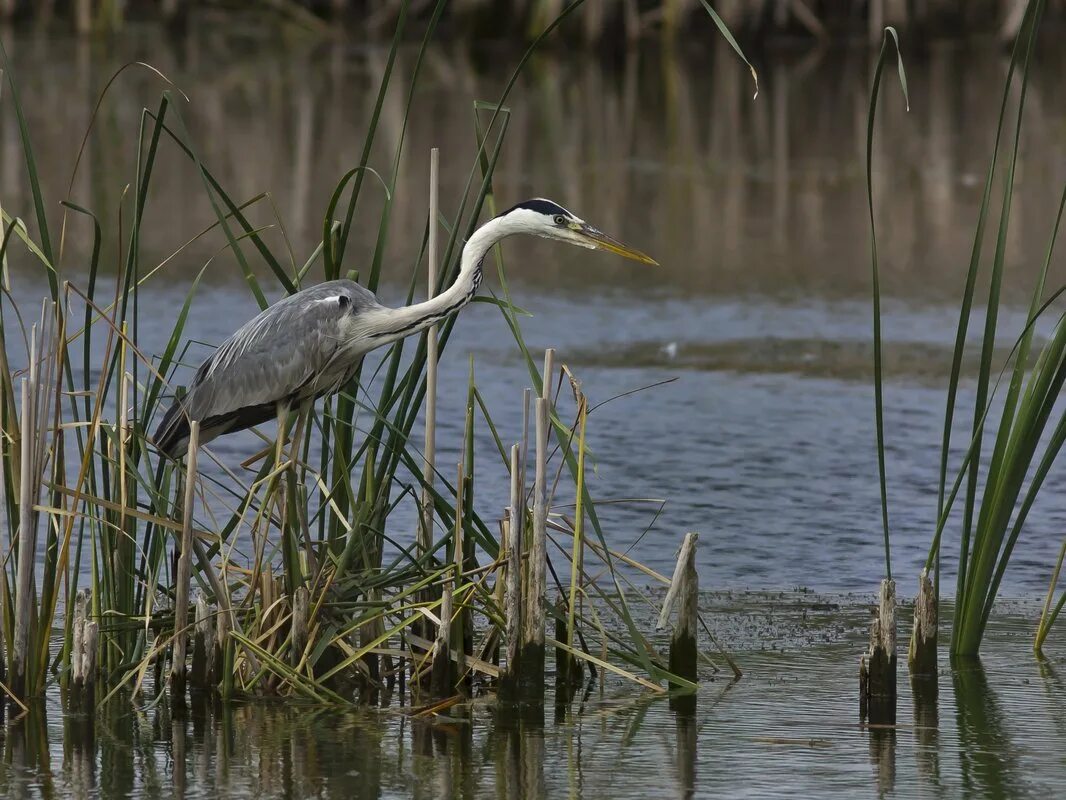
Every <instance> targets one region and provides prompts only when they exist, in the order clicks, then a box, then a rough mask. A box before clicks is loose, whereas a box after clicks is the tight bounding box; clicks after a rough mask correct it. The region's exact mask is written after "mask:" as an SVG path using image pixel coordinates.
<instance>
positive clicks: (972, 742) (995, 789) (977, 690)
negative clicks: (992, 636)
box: [951, 659, 1022, 797]
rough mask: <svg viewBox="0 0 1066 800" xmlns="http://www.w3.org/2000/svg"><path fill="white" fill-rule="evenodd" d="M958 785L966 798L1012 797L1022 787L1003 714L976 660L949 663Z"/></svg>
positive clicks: (1013, 749) (1003, 711)
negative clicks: (953, 699) (959, 780)
mask: <svg viewBox="0 0 1066 800" xmlns="http://www.w3.org/2000/svg"><path fill="white" fill-rule="evenodd" d="M951 675H952V683H953V685H954V687H955V702H956V712H955V713H956V717H955V720H956V725H957V727H958V735H959V760H960V764H961V767H962V784H963V787H964V789H965V790H966V793H967V794H968V795H970V796H980V797H1015V796H1017V794H1018V792H1019V789H1020V787H1021V786H1022V781H1021V775H1020V773H1019V765H1018V762H1017V760H1016V758H1015V748H1014V747H1013V745H1012V742H1011V740H1010V737H1009V734H1008V733H1007V727H1006V715H1007V714H1009V713H1010V712H1008V711H1006V710H1005V709H1004V708H1003V707H1002V706H1001V704H1000V702H999V700H998V698H997V693H996V691H995V690H994V689H993V688H992V687H991V686H990V685H989V681H988V675H987V674H986V672H985V669H984V667H983V666H982V664H981V662H980V661H979V660H977V659H956V660H955V661H954V662H953V663H952V672H951Z"/></svg>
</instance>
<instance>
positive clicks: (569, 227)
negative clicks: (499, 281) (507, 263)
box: [500, 197, 659, 264]
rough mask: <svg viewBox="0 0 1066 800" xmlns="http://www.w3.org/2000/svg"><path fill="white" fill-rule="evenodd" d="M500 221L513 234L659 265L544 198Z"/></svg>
mask: <svg viewBox="0 0 1066 800" xmlns="http://www.w3.org/2000/svg"><path fill="white" fill-rule="evenodd" d="M500 217H503V218H506V219H507V221H508V222H510V223H511V224H512V225H513V228H514V232H515V233H530V234H533V235H535V236H542V237H544V238H545V239H556V240H558V241H561V242H569V243H570V244H576V245H579V246H580V247H587V248H589V249H591V250H606V251H607V252H608V253H615V254H617V255H620V256H624V257H625V258H631V259H633V260H634V261H640V262H641V263H643V264H658V263H659V262H658V261H656V260H655V259H654V258H652V257H651V256H649V255H647V254H646V253H642V252H640V251H639V250H636V249H634V248H632V247H629V246H628V245H625V244H622V243H621V242H620V241H618V240H617V239H613V238H611V237H610V236H608V235H607V234H606V233H604V232H603V231H601V230H599V229H598V228H595V227H593V226H592V225H589V224H588V223H587V222H585V221H584V220H583V219H580V218H578V217H577V216H575V215H574V214H572V213H571V212H569V211H567V210H566V209H565V208H563V207H562V206H561V205H559V204H558V203H554V202H552V201H551V200H545V199H544V198H540V197H538V198H536V199H534V200H526V201H525V202H524V203H519V204H518V205H516V206H514V207H513V208H510V209H508V210H507V211H505V212H504V213H503V214H501V215H500Z"/></svg>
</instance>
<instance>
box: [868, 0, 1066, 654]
mask: <svg viewBox="0 0 1066 800" xmlns="http://www.w3.org/2000/svg"><path fill="white" fill-rule="evenodd" d="M1044 7H1045V3H1044V2H1042V0H1032V1H1031V2H1029V3H1028V5H1027V7H1026V12H1025V17H1024V19H1023V21H1022V25H1021V28H1020V30H1019V33H1018V36H1017V38H1016V39H1015V43H1014V48H1013V51H1012V54H1011V60H1010V66H1009V69H1008V72H1007V77H1006V81H1005V85H1004V89H1003V99H1002V102H1001V105H1000V112H999V120H998V123H997V127H996V136H995V142H994V145H993V148H992V155H991V160H990V163H989V167H988V172H987V175H986V178H985V182H984V190H983V195H982V201H981V207H980V212H979V215H978V219H977V224H976V229H975V232H974V241H973V248H972V251H971V254H970V261H969V269H968V272H967V275H966V281H965V286H964V288H963V294H962V298H961V301H960V310H959V322H958V325H957V328H956V337H955V348H954V353H953V357H952V364H951V373H950V378H949V381H948V388H947V401H946V410H945V419H944V434H943V440H942V444H941V459H940V480H939V486H938V490H937V513H938V518H937V521H936V528H935V533H934V535H933V539H932V544H931V547H930V551H929V556H928V559H927V561H926V568H927V569H930V570H931V569H933V568H934V566H935V567H939V558H940V554H941V540H942V536H943V533H944V530H945V528H946V526H947V523H948V520H949V518H951V513H952V509H953V507H954V504H955V501H956V499H957V497H958V493H959V491H960V489H961V488H962V485H963V483H964V482H965V492H964V499H963V509H962V511H961V519H960V523H959V524H960V529H959V565H958V579H957V584H956V592H955V609H956V613H955V617H954V623H953V629H952V637H951V651H952V653H953V654H957V655H969V656H972V655H976V654H977V652H978V650H979V648H980V645H981V639H982V637H983V635H984V631H985V627H986V625H987V623H988V620H989V616H990V615H991V613H992V607H993V603H994V602H995V598H996V594H997V592H998V589H999V586H1000V583H1001V581H1002V579H1003V574H1004V572H1005V571H1006V569H1007V565H1008V563H1009V560H1010V557H1011V554H1012V552H1013V550H1014V546H1015V544H1016V542H1017V540H1018V536H1019V534H1020V533H1021V531H1022V528H1023V527H1024V525H1025V521H1026V518H1027V515H1028V513H1029V511H1030V509H1031V508H1032V506H1033V504H1034V502H1035V501H1036V499H1037V496H1038V494H1039V492H1040V489H1041V488H1042V487H1043V486H1044V482H1045V479H1046V478H1047V476H1048V473H1049V472H1050V470H1051V467H1052V465H1053V463H1054V461H1055V458H1056V457H1057V455H1058V453H1059V451H1060V450H1061V448H1062V444H1063V441H1064V440H1066V416H1064V417H1061V418H1060V420H1059V422H1058V423H1057V424H1056V425H1054V427H1053V428H1052V429H1051V432H1050V434H1048V423H1049V421H1050V420H1051V417H1052V416H1053V414H1054V413H1055V410H1056V403H1057V401H1058V399H1059V395H1060V391H1061V388H1062V385H1063V381H1064V380H1066V317H1060V318H1059V320H1058V322H1057V324H1056V325H1055V327H1054V330H1053V332H1052V334H1051V335H1050V337H1049V339H1048V341H1047V342H1046V343H1045V344H1044V345H1043V346H1042V347H1041V348H1040V350H1039V352H1038V353H1036V354H1035V362H1034V361H1033V359H1032V356H1033V352H1032V351H1033V336H1034V330H1035V326H1036V323H1037V321H1038V319H1039V318H1040V317H1041V315H1042V314H1043V313H1044V312H1045V311H1046V310H1047V309H1048V308H1049V307H1050V305H1051V304H1052V303H1053V301H1055V300H1056V299H1057V298H1058V296H1059V295H1060V294H1061V293H1062V291H1063V289H1061V288H1060V289H1058V290H1056V291H1054V292H1050V293H1047V291H1046V289H1047V287H1046V280H1047V274H1048V269H1049V267H1050V264H1051V258H1052V255H1053V252H1054V246H1055V241H1056V238H1057V235H1058V230H1059V224H1060V222H1061V219H1062V213H1063V209H1064V207H1066V191H1064V193H1063V197H1062V201H1061V202H1060V204H1059V206H1058V208H1057V210H1056V212H1055V214H1054V216H1053V217H1051V216H1049V220H1048V221H1049V223H1050V224H1051V234H1050V238H1049V242H1048V246H1047V250H1046V255H1045V258H1044V262H1043V265H1042V268H1041V270H1040V272H1039V274H1038V276H1037V279H1036V281H1035V284H1034V286H1033V290H1032V299H1031V301H1030V304H1029V310H1028V314H1027V318H1026V324H1025V326H1024V327H1023V329H1022V330H1021V331H1020V332H1019V333H1018V334H1017V338H1016V339H1015V341H1014V344H1013V347H1012V348H1011V351H1010V354H1009V356H1008V358H1007V360H1006V363H1005V364H1004V365H1003V366H1002V368H1001V370H1000V371H999V373H998V375H994V372H993V368H994V364H993V356H994V355H995V351H996V340H997V324H998V317H999V311H1000V305H1001V298H1000V288H1001V285H1002V281H1003V274H1004V269H1005V264H1006V257H1007V256H1006V253H1007V240H1008V232H1009V229H1010V220H1011V207H1012V202H1013V198H1014V191H1015V169H1016V166H1017V159H1018V149H1019V144H1020V140H1021V133H1022V119H1023V112H1024V110H1025V99H1026V88H1027V84H1028V79H1029V74H1030V66H1031V63H1032V58H1033V51H1034V48H1035V46H1036V42H1037V38H1038V33H1039V30H1040V23H1041V19H1042V15H1043V12H1044ZM883 61H884V51H882V57H881V61H879V63H878V71H877V75H878V76H880V70H881V64H882V63H883ZM877 88H878V85H877V82H876V80H875V83H874V89H873V92H872V94H871V99H870V107H871V126H870V128H869V129H868V133H867V150H868V152H869V151H870V145H871V140H872V136H873V127H872V119H873V109H874V107H875V105H876V102H877ZM1011 121H1013V125H1012V126H1011V127H1010V128H1008V123H1009V122H1011ZM1004 150H1005V151H1006V153H1005V160H1006V165H1005V167H1004V166H1003V165H1002V164H1001V163H1000V162H1001V154H1002V151H1004ZM869 180H870V174H869V171H868V181H869ZM997 181H998V182H999V184H1000V186H1001V192H1002V194H1001V199H1000V204H999V207H998V213H999V219H998V224H997V234H996V246H995V251H994V255H993V257H992V262H991V266H990V269H989V272H988V276H987V279H988V295H987V301H986V303H985V305H984V309H985V311H984V329H983V333H982V338H981V348H980V371H979V374H978V377H977V382H976V392H975V396H974V405H973V410H972V435H971V438H970V440H969V442H968V445H967V447H966V450H965V452H964V455H963V457H962V459H961V463H960V465H959V467H958V473H957V476H956V478H955V480H954V483H953V484H952V485H951V486H950V488H949V486H948V476H949V463H950V461H951V459H952V447H951V443H952V435H953V423H954V420H955V415H956V411H957V401H958V393H959V383H960V371H961V364H962V362H963V356H964V350H965V349H966V342H967V334H968V331H969V325H970V321H971V317H972V316H973V314H974V300H975V294H976V291H977V285H978V276H979V274H980V273H981V267H982V256H983V253H984V240H985V229H986V226H987V225H988V224H989V223H990V221H994V211H993V202H992V201H993V190H994V189H995V188H996V186H997ZM871 198H872V193H871ZM872 220H873V208H872V199H871V222H872ZM876 269H877V265H876V244H875V245H874V276H875V277H874V289H873V299H874V325H875V337H876V338H877V341H878V344H876V345H875V358H877V355H876V354H877V353H879V341H880V338H879V337H880V290H879V287H878V283H877V272H876ZM1030 366H1031V369H1030ZM993 377H995V380H994V381H993ZM1004 378H1007V381H1006V384H1005V386H1004V385H1003V384H1004ZM881 383H882V380H881V374H880V368H879V365H877V366H875V386H876V392H877V397H878V458H879V460H880V463H881V486H882V511H883V515H884V520H885V536H886V558H887V541H888V540H887V536H888V524H887V519H888V517H887V515H888V501H887V495H886V491H885V474H884V452H885V448H884V441H883V434H882V426H881V401H880V398H881V391H882V389H881ZM1000 388H1003V389H1004V390H1005V391H1004V397H1003V403H1002V408H1001V409H1000V410H999V415H1000V417H999V424H998V425H997V426H996V427H995V428H994V431H992V432H989V431H988V430H987V427H988V426H986V422H987V421H988V417H989V415H990V414H991V413H993V397H994V395H995V394H996V393H997V391H998V390H999V389H1000ZM986 433H989V435H990V436H991V438H992V450H991V455H990V456H989V457H987V458H983V454H984V443H985V438H986ZM985 465H987V470H983V469H982V467H983V466H985ZM1023 489H1024V492H1023ZM937 571H938V573H939V569H938V570H937ZM938 590H939V586H938ZM1053 590H1054V584H1053V585H1052V591H1053ZM1045 617H1046V622H1048V623H1050V622H1051V621H1053V619H1054V616H1049V615H1047V614H1045ZM1042 629H1044V626H1043V625H1042ZM1044 635H1046V630H1045V631H1044ZM1040 641H1042V637H1041V639H1040Z"/></svg>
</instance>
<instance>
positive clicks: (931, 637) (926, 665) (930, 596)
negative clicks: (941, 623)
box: [907, 568, 937, 679]
mask: <svg viewBox="0 0 1066 800" xmlns="http://www.w3.org/2000/svg"><path fill="white" fill-rule="evenodd" d="M907 663H908V664H909V666H910V672H911V678H912V679H913V678H934V679H935V678H936V676H937V597H936V589H935V587H934V586H933V582H932V580H930V578H929V570H928V569H926V568H923V569H922V572H921V575H919V576H918V596H917V597H916V598H915V599H914V627H913V629H912V632H911V638H910V645H909V646H908V649H907Z"/></svg>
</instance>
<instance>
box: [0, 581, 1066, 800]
mask: <svg viewBox="0 0 1066 800" xmlns="http://www.w3.org/2000/svg"><path fill="white" fill-rule="evenodd" d="M701 607H702V608H704V609H705V610H706V611H707V613H708V619H709V620H710V621H711V624H712V625H714V626H715V627H716V628H718V629H719V631H721V632H722V633H723V634H727V635H728V636H729V637H731V638H732V639H733V641H735V642H737V643H738V644H739V646H740V647H742V648H745V650H744V651H743V652H738V653H736V654H735V655H736V658H737V660H738V661H739V662H740V664H741V666H742V668H743V669H744V671H745V674H744V677H743V678H742V679H741V680H740V681H737V682H733V681H732V680H731V679H730V678H729V677H728V675H729V673H728V671H726V670H723V671H721V672H718V673H712V672H711V670H710V669H709V668H707V669H704V670H703V676H702V680H703V685H702V688H701V690H700V696H699V704H698V707H697V709H696V711H695V712H685V711H677V712H675V711H673V710H671V709H670V706H669V704H668V702H667V700H666V699H665V698H658V699H656V698H654V697H653V696H651V695H649V694H647V693H644V692H635V691H634V690H633V689H632V687H630V686H626V685H623V684H621V683H620V682H619V681H617V680H613V679H608V680H607V682H606V686H605V687H604V689H603V691H602V692H601V691H600V690H599V688H593V689H592V690H591V691H590V692H589V693H588V694H587V695H585V696H583V697H582V696H578V697H577V698H576V699H575V701H574V702H573V703H572V704H570V705H569V706H563V707H555V706H554V705H553V703H552V701H551V697H550V695H549V700H548V707H547V708H546V709H543V710H542V711H541V712H539V713H537V712H534V711H532V710H530V709H528V708H527V709H524V710H521V711H520V712H518V713H516V711H515V710H514V709H513V708H508V707H498V706H497V705H496V703H495V700H494V699H493V698H492V697H482V698H475V699H474V700H472V701H470V702H469V703H467V704H462V705H460V706H455V707H453V708H451V709H449V710H448V711H447V712H445V713H444V714H443V715H441V716H440V717H437V718H436V719H434V720H432V721H431V719H429V718H426V717H424V716H423V717H418V716H416V715H412V714H411V712H410V709H409V708H403V709H400V710H396V708H395V707H393V709H392V710H389V711H378V710H373V709H360V710H353V711H336V710H322V709H318V710H315V709H310V708H308V707H306V706H301V705H299V704H298V703H294V702H293V701H288V702H285V703H281V702H271V701H269V700H268V701H263V702H257V703H253V704H250V705H241V704H236V705H234V706H231V707H228V708H222V707H215V706H213V705H212V704H211V703H210V702H209V701H207V702H205V701H203V700H199V699H196V698H194V700H193V702H192V703H191V705H189V706H188V707H184V708H176V707H173V706H172V705H171V704H170V703H169V701H168V700H166V699H164V700H163V701H162V702H160V703H158V704H150V703H148V702H147V700H146V699H144V698H142V699H141V700H139V701H137V702H136V703H135V704H134V705H133V706H132V707H131V705H130V703H129V700H128V697H126V696H124V695H120V696H119V697H117V698H116V699H115V700H113V701H111V702H109V703H106V704H104V705H103V706H102V707H101V708H100V709H99V710H98V712H97V716H96V719H95V721H91V720H88V719H86V718H85V717H84V716H82V715H77V714H70V715H64V714H63V713H62V708H61V706H60V705H59V703H58V700H57V699H55V698H54V697H53V699H52V700H51V701H49V703H48V704H47V706H46V707H43V706H42V707H39V708H35V709H34V712H33V713H32V714H31V715H30V716H29V717H24V718H22V719H13V720H12V721H11V722H10V723H9V725H8V726H7V729H6V732H5V733H4V734H3V735H2V737H3V738H2V741H0V745H2V747H3V750H4V758H3V761H2V763H0V787H4V788H5V790H6V795H7V796H8V797H31V796H42V797H66V796H73V797H80V798H81V797H163V796H187V797H204V798H214V797H262V798H274V797H278V798H281V797H357V798H375V799H376V798H399V797H416V798H418V797H426V798H429V797H433V798H452V797H456V798H475V797H477V798H481V797H485V798H489V797H491V798H515V797H527V798H539V797H562V796H570V797H585V798H619V799H622V798H626V799H628V798H644V797H664V798H665V797H723V796H729V797H753V798H754V797H758V798H766V797H797V796H801V797H825V798H837V797H839V798H860V797H915V796H921V797H945V798H948V797H984V798H1007V797H1010V798H1023V797H1052V796H1058V795H1061V793H1062V792H1063V791H1064V789H1066V770H1063V756H1062V753H1063V745H1064V744H1066V716H1064V714H1063V712H1062V704H1061V700H1062V697H1063V692H1064V691H1066V685H1064V683H1063V670H1064V669H1066V663H1064V662H1063V659H1062V657H1061V653H1059V655H1058V656H1057V657H1056V658H1054V659H1053V660H1051V661H1046V662H1042V663H1041V662H1037V661H1035V660H1033V659H1032V658H1028V657H1022V658H1019V657H1018V654H1019V651H1020V649H1023V648H1024V647H1025V642H1024V641H1021V640H1020V638H1025V639H1027V638H1028V634H1029V619H1030V618H1031V617H1030V615H1031V614H1032V613H1033V612H1034V607H1033V606H1032V605H1031V604H1023V605H1017V604H1012V605H1011V606H1010V607H1008V608H1004V609H1002V613H1001V614H1000V615H999V616H998V617H997V620H996V621H995V622H994V624H993V625H992V626H991V628H990V631H989V636H988V640H987V645H986V648H985V652H984V661H983V664H982V663H960V664H956V665H949V664H947V663H946V662H945V663H944V664H942V674H941V677H940V682H939V683H940V688H939V698H934V699H932V700H930V699H928V698H924V697H919V698H917V699H916V698H915V697H914V696H912V693H911V690H910V686H909V684H908V682H907V681H906V680H905V679H901V682H900V697H899V712H898V720H897V727H896V728H894V729H893V728H881V729H878V728H866V727H863V726H861V725H860V724H859V722H858V711H857V708H856V685H855V683H856V682H855V668H854V667H855V656H856V653H857V652H858V651H859V650H860V649H861V647H862V646H863V645H862V640H863V636H864V625H865V623H866V621H867V619H868V615H867V611H866V608H865V606H862V605H859V604H857V603H856V600H855V598H852V597H845V596H821V595H812V594H800V595H795V594H764V595H752V594H747V595H744V596H739V595H737V596H730V595H705V596H704V597H703V598H702V600H701ZM756 646H759V647H762V648H764V649H761V650H755V649H751V648H753V647H756ZM901 678H902V676H901Z"/></svg>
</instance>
